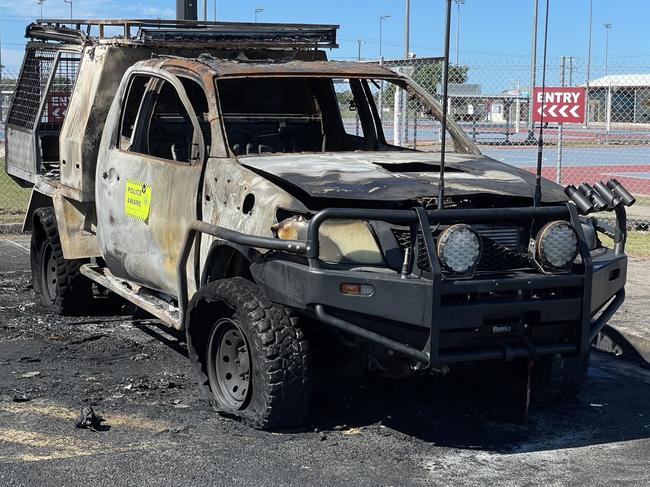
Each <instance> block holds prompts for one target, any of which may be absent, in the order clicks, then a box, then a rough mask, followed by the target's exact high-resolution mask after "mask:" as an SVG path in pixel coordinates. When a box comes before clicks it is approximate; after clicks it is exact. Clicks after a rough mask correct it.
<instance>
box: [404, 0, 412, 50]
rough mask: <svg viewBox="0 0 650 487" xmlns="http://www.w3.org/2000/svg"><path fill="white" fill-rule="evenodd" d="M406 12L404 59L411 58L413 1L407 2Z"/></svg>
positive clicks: (408, 0) (407, 0)
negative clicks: (410, 40) (410, 39)
mask: <svg viewBox="0 0 650 487" xmlns="http://www.w3.org/2000/svg"><path fill="white" fill-rule="evenodd" d="M404 7H405V12H404V59H408V57H409V38H410V29H411V1H410V0H406V5H405V6H404Z"/></svg>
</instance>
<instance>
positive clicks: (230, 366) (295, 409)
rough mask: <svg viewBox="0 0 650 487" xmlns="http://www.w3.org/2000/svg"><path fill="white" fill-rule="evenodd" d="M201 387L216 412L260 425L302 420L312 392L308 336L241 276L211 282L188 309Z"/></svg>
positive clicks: (284, 424)
mask: <svg viewBox="0 0 650 487" xmlns="http://www.w3.org/2000/svg"><path fill="white" fill-rule="evenodd" d="M186 330H187V345H188V352H189V357H190V360H191V361H192V366H193V372H194V376H195V378H196V379H197V381H198V384H199V389H200V390H201V393H202V394H203V396H204V397H205V398H206V399H207V400H208V401H209V402H210V404H211V405H212V406H213V407H214V408H215V409H216V410H217V411H218V412H220V413H221V414H224V415H226V416H234V417H236V418H239V419H241V420H242V421H243V422H245V423H246V424H248V425H250V426H253V427H255V428H259V429H281V428H287V427H290V426H298V425H300V424H302V423H303V422H304V421H305V419H306V417H307V414H308V412H309V405H310V399H311V387H310V373H309V354H308V344H307V340H306V339H305V336H304V334H303V331H302V330H301V328H300V327H299V326H298V325H297V323H296V319H295V318H293V317H292V316H291V315H290V313H289V311H288V309H287V308H285V307H284V306H281V305H278V304H274V303H271V302H269V301H268V300H266V299H265V298H264V297H262V296H261V293H260V290H259V288H258V287H257V286H256V285H255V284H254V283H252V282H250V281H247V280H245V279H243V278H241V277H235V278H232V279H223V280H219V281H215V282H212V283H210V284H207V285H206V286H204V287H203V288H201V289H200V290H199V291H198V292H197V293H196V294H195V295H194V297H193V298H192V300H191V301H190V304H189V306H188V310H187V320H186Z"/></svg>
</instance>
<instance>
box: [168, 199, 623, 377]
mask: <svg viewBox="0 0 650 487" xmlns="http://www.w3.org/2000/svg"><path fill="white" fill-rule="evenodd" d="M535 217H544V218H568V220H569V221H570V223H571V225H572V226H573V228H574V229H575V230H576V232H577V234H578V236H579V255H580V256H581V258H582V263H583V266H582V273H580V274H576V273H572V274H571V275H565V276H552V275H548V276H547V275H543V276H535V278H534V279H529V280H527V281H526V283H525V285H524V284H523V281H521V279H519V280H517V279H510V278H505V279H503V280H500V281H503V282H504V284H505V285H506V287H507V286H508V283H507V282H506V281H512V282H511V283H510V287H511V288H513V289H515V288H516V287H517V286H518V285H523V286H524V287H526V288H528V289H535V288H536V286H540V283H543V282H547V281H548V280H552V282H553V283H557V285H561V284H562V283H566V284H567V285H569V284H571V285H573V286H577V287H580V286H581V287H582V297H581V298H580V300H581V309H580V311H579V315H580V316H579V322H580V326H579V329H578V330H577V331H578V333H577V339H576V340H575V341H574V342H573V343H557V344H543V345H533V344H532V343H531V341H530V340H529V339H528V338H527V337H526V336H525V335H523V334H519V335H517V337H518V340H519V341H520V344H519V345H518V346H508V345H503V346H501V347H500V348H499V349H486V350H472V351H462V350H461V351H458V350H456V351H452V352H444V351H443V353H441V350H440V343H439V340H440V329H441V322H440V320H441V319H442V316H443V313H442V312H441V311H442V309H441V298H442V294H443V285H442V284H443V275H442V271H441V267H440V262H439V260H438V256H437V252H436V250H435V242H434V238H433V235H432V231H431V224H432V222H435V223H455V222H467V223H476V222H485V221H490V220H495V219H511V220H519V219H529V218H535ZM619 217H620V215H619V212H617V223H619V224H620V223H621V221H622V222H623V224H624V221H625V218H624V210H623V218H619ZM331 219H363V220H379V221H384V222H387V223H392V224H398V225H415V226H416V227H417V229H418V230H419V231H420V232H421V233H420V235H422V237H423V240H424V247H425V249H426V254H427V259H428V262H429V264H430V269H431V280H430V281H429V280H428V279H427V280H423V279H413V280H402V281H401V283H400V284H399V285H400V286H408V285H413V284H415V283H409V282H408V281H425V282H426V283H427V290H428V291H427V292H428V299H427V302H426V304H427V305H426V309H425V310H424V316H425V318H424V319H425V322H426V323H427V326H428V339H427V340H426V343H425V345H424V347H423V348H419V347H414V346H412V345H409V344H406V343H403V342H401V341H398V340H396V339H394V338H390V337H388V336H385V335H384V334H381V333H377V332H375V331H371V330H369V329H368V328H366V327H363V326H359V325H358V324H355V323H352V322H350V321H348V320H346V319H343V318H341V317H337V316H335V315H333V314H331V313H330V312H328V310H327V308H326V306H325V305H324V304H323V303H315V304H314V305H313V306H312V309H310V310H309V311H310V312H311V314H312V315H314V316H315V317H316V318H317V319H318V320H319V321H320V322H322V323H325V324H328V325H330V326H332V327H334V328H338V329H340V330H343V331H346V332H348V333H351V334H353V335H356V336H358V337H361V338H363V339H366V340H368V341H370V342H374V343H377V344H379V345H382V346H384V347H386V348H387V349H390V350H394V351H395V352H397V353H400V354H402V355H405V356H408V357H410V358H412V359H414V360H416V361H418V362H421V363H422V364H424V368H430V367H433V366H436V365H439V364H443V363H453V362H466V361H474V360H499V359H502V360H511V359H514V358H520V357H530V358H532V359H537V357H539V356H540V355H547V354H586V353H587V352H588V350H589V346H590V343H591V342H592V341H593V340H594V339H595V338H596V336H597V334H598V332H599V331H600V330H601V329H602V328H603V326H605V324H606V323H607V321H608V320H609V319H610V318H611V316H612V315H613V314H614V313H615V312H616V310H617V309H618V308H619V307H620V306H621V304H622V303H623V301H624V299H625V290H624V288H623V289H619V290H618V291H617V292H616V293H615V295H614V296H613V299H611V301H610V302H609V304H607V305H606V306H604V307H603V309H602V312H601V313H600V315H599V316H598V317H597V318H595V319H592V310H591V297H592V288H591V287H592V273H593V263H592V258H591V255H590V251H589V249H588V248H587V246H586V243H585V237H584V233H583V230H582V226H581V222H580V219H579V216H578V212H577V210H576V207H575V205H574V204H573V203H565V204H562V205H557V206H543V207H526V208H496V209H491V208H490V209H446V210H426V209H425V208H422V207H416V208H413V209H410V210H384V209H351V208H328V209H324V210H321V211H319V212H318V213H317V214H316V215H314V216H313V217H312V218H311V220H310V221H309V226H308V230H307V240H304V241H302V240H279V239H276V238H270V237H260V236H252V235H246V234H243V233H240V232H236V231H233V230H229V229H226V228H223V227H218V226H215V225H211V224H208V223H206V222H202V221H196V222H194V223H192V224H191V225H190V227H189V228H188V230H187V233H186V236H185V240H184V242H183V246H182V250H181V254H180V257H179V261H178V264H177V271H178V291H179V295H178V299H179V310H180V320H181V321H180V322H181V323H182V324H185V323H184V322H185V319H186V310H187V305H188V286H187V271H186V269H187V267H186V266H187V261H188V259H189V256H190V253H191V250H192V248H193V246H194V243H195V241H196V240H197V236H198V235H199V234H202V233H203V234H208V235H212V236H214V237H216V238H218V239H221V240H225V241H227V242H229V243H231V244H235V245H239V246H244V247H250V248H259V249H266V250H275V251H280V252H285V253H289V254H295V255H300V256H303V257H306V259H307V262H308V266H305V265H304V264H298V265H294V267H300V268H301V269H302V272H306V273H308V275H305V277H312V276H314V277H316V276H321V277H322V276H323V275H327V273H328V270H327V269H322V265H321V264H322V262H321V261H320V260H319V249H320V244H319V229H320V227H321V225H322V224H323V223H324V222H325V221H327V220H331ZM624 229H625V227H623V230H621V233H622V234H623V235H624V234H625V231H624ZM621 240H622V242H617V245H616V247H615V254H617V255H623V254H624V241H625V240H624V238H622V239H621ZM294 264H295V263H294ZM347 274H348V275H351V276H350V277H352V276H355V275H358V274H360V273H359V272H353V271H347ZM364 274H365V273H364ZM339 275H340V272H339ZM418 284H422V282H418ZM498 284H499V282H497V280H476V281H474V280H468V281H463V282H461V283H460V286H461V288H467V289H468V290H470V289H477V290H478V289H481V288H482V287H483V288H491V287H492V286H496V285H498ZM499 289H501V288H499ZM268 290H269V289H268V288H267V291H268ZM280 302H281V300H280ZM283 304H287V303H283Z"/></svg>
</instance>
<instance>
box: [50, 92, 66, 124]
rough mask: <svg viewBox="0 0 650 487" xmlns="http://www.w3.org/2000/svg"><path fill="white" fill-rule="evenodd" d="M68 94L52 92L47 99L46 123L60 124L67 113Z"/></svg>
mask: <svg viewBox="0 0 650 487" xmlns="http://www.w3.org/2000/svg"><path fill="white" fill-rule="evenodd" d="M69 101H70V93H67V92H59V91H52V92H50V94H49V95H48V97H47V121H48V122H49V123H61V122H63V119H64V118H65V114H66V112H67V111H68V103H69Z"/></svg>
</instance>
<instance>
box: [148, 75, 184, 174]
mask: <svg viewBox="0 0 650 487" xmlns="http://www.w3.org/2000/svg"><path fill="white" fill-rule="evenodd" d="M144 140H146V146H145V147H146V149H147V152H146V153H147V154H149V155H151V156H154V157H160V158H161V159H169V160H172V161H177V162H187V163H189V162H190V159H191V155H192V144H193V140H194V126H193V125H192V120H191V119H190V115H189V114H188V113H187V110H186V109H185V107H184V106H183V102H182V101H181V99H180V97H179V96H178V94H177V93H176V90H175V89H174V87H173V86H172V85H171V84H170V83H168V82H167V81H163V82H162V86H161V87H160V90H159V91H158V96H157V97H156V101H155V104H154V107H153V112H152V113H151V118H150V122H149V130H148V131H147V134H146V136H145V137H144Z"/></svg>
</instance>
